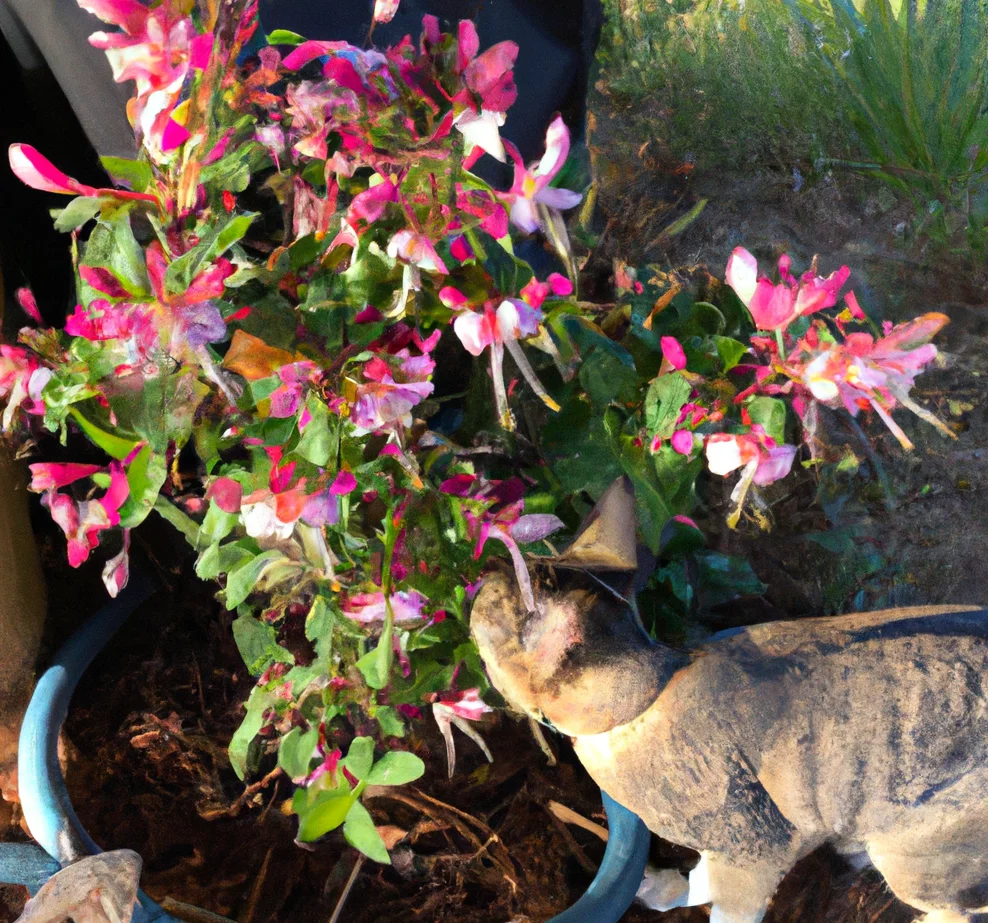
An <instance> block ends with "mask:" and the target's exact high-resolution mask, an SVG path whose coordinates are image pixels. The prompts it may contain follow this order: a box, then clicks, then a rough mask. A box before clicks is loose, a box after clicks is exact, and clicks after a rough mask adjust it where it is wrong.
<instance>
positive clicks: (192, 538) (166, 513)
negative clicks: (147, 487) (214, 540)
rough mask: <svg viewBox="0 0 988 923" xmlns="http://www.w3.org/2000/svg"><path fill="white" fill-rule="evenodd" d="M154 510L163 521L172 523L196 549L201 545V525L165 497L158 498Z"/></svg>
mask: <svg viewBox="0 0 988 923" xmlns="http://www.w3.org/2000/svg"><path fill="white" fill-rule="evenodd" d="M154 509H155V510H156V511H157V513H158V515H159V516H161V518H162V519H165V520H167V521H168V522H170V523H171V524H172V525H173V526H174V527H175V528H176V529H178V531H179V532H181V533H182V535H184V536H185V539H186V541H187V542H188V543H189V544H190V545H191V546H192V547H193V548H195V547H196V546H197V545H198V543H199V524H198V523H197V522H196V521H195V520H194V519H192V518H191V517H190V516H187V515H186V514H185V513H183V512H182V511H181V510H180V509H179V508H178V507H177V506H175V504H174V503H172V502H171V501H169V500H166V499H165V498H164V497H158V499H157V500H155V501H154Z"/></svg>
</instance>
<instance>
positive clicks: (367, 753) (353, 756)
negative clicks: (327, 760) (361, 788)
mask: <svg viewBox="0 0 988 923" xmlns="http://www.w3.org/2000/svg"><path fill="white" fill-rule="evenodd" d="M373 763H374V738H373V737H354V738H353V743H351V744H350V749H349V750H348V751H347V754H346V756H345V757H343V759H342V760H340V765H341V766H345V767H346V768H347V769H348V770H349V771H350V773H351V774H352V775H354V776H355V777H356V778H357V779H359V780H360V781H361V782H365V781H366V780H367V777H368V776H369V775H370V771H371V766H372V765H373Z"/></svg>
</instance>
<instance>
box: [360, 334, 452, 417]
mask: <svg viewBox="0 0 988 923" xmlns="http://www.w3.org/2000/svg"><path fill="white" fill-rule="evenodd" d="M429 348H430V349H431V345H430V347H429ZM435 367H436V364H435V362H434V361H433V359H432V357H431V356H430V355H429V354H428V352H425V353H424V354H423V355H421V356H412V355H411V353H410V351H409V350H408V349H403V350H400V351H399V352H398V353H397V354H395V355H394V356H389V357H387V359H384V358H382V357H380V356H378V357H376V358H374V359H371V360H370V362H368V363H367V364H366V365H365V366H364V380H365V383H364V384H361V385H358V386H357V401H356V403H355V404H354V406H353V409H352V411H351V413H350V419H351V421H352V422H353V423H354V425H355V426H356V427H357V428H358V429H359V430H363V431H365V432H378V431H380V430H384V429H392V428H395V427H397V426H410V425H411V422H412V418H411V412H412V409H413V408H414V407H415V406H416V405H417V404H419V403H421V402H422V401H423V400H425V398H427V397H428V396H429V395H430V394H432V390H433V384H432V382H431V381H429V377H430V376H431V375H432V371H433V369H434V368H435Z"/></svg>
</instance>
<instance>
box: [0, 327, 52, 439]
mask: <svg viewBox="0 0 988 923" xmlns="http://www.w3.org/2000/svg"><path fill="white" fill-rule="evenodd" d="M51 377H52V371H51V369H49V368H46V367H45V366H43V365H41V363H40V362H39V361H38V359H37V357H36V356H35V355H34V353H30V352H28V351H27V350H26V349H23V348H22V347H20V346H8V345H7V344H6V343H0V399H5V401H6V406H5V407H4V410H3V416H0V432H4V433H5V432H7V431H8V430H9V429H10V425H11V423H12V422H13V419H14V414H15V413H16V412H17V410H18V409H19V408H23V409H24V411H25V412H26V413H28V414H31V415H32V416H40V415H42V414H44V412H45V405H44V403H43V402H42V400H41V392H42V391H43V390H44V387H45V385H46V384H48V382H49V381H50V380H51Z"/></svg>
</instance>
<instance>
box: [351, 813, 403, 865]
mask: <svg viewBox="0 0 988 923" xmlns="http://www.w3.org/2000/svg"><path fill="white" fill-rule="evenodd" d="M343 836H344V837H346V841H347V842H348V843H349V844H350V845H351V846H352V847H354V849H359V850H360V851H361V852H362V853H363V854H364V855H365V856H367V857H368V858H369V859H373V860H374V861H375V862H380V863H381V864H382V865H391V856H389V855H388V849H387V847H386V846H385V845H384V840H382V839H381V834H379V833H378V832H377V827H375V826H374V820H373V818H371V816H370V812H369V811H368V810H367V808H365V807H364V806H363V805H362V804H361V803H360V802H359V801H358V802H357V803H356V804H354V806H353V807H352V808H351V809H350V813H349V814H347V817H346V823H345V824H343Z"/></svg>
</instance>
